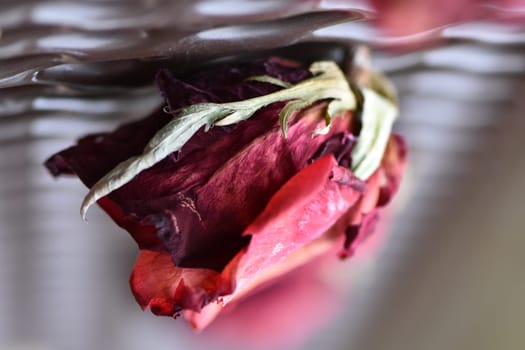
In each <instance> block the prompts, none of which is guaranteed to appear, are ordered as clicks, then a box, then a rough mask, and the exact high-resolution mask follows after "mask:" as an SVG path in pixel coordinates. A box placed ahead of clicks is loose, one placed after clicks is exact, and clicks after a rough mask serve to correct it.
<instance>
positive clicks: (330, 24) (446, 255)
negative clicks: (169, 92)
mask: <svg viewBox="0 0 525 350" xmlns="http://www.w3.org/2000/svg"><path fill="white" fill-rule="evenodd" d="M524 13H525V4H524V3H523V2H522V1H515V0H514V1H513V0H510V1H495V2H478V1H473V0H470V1H443V2H437V1H431V0H425V1H418V2H414V1H412V2H411V1H394V2H387V1H384V2H382V1H379V0H376V1H374V2H372V3H368V2H365V1H343V0H340V1H336V0H331V1H299V0H289V1H277V0H262V1H255V0H252V1H247V0H245V1H236V0H214V1H211V0H198V1H164V0H133V1H131V0H130V1H30V0H27V1H10V0H4V1H2V2H1V3H0V29H1V37H0V144H1V146H0V160H1V162H0V301H1V302H0V349H2V350H4V349H9V350H11V349H13V350H18V349H31V350H33V349H36V350H40V349H42V350H55V349H56V350H62V349H64V350H65V349H79V350H83V349H86V350H87V349H129V350H135V349H137V350H138V349H146V348H148V349H156V350H164V349H171V350H175V349H201V348H206V349H245V348H246V347H247V345H246V344H248V343H247V340H245V339H243V337H242V334H238V338H235V337H233V338H232V337H230V338H229V339H222V338H221V337H218V336H217V335H216V334H215V335H214V334H212V333H207V332H206V331H205V332H204V333H202V334H201V335H195V334H193V333H192V332H191V331H190V330H189V329H188V327H187V326H186V325H185V324H184V323H183V322H182V321H181V320H177V321H174V320H172V319H170V318H159V317H155V316H153V315H151V314H150V313H149V312H142V311H140V308H139V307H138V306H137V305H136V303H135V301H134V299H133V297H132V295H131V293H130V291H129V286H128V282H127V280H128V276H129V273H130V271H131V268H132V266H133V262H134V259H135V256H136V254H137V249H136V246H135V244H134V242H133V241H132V240H131V239H130V237H129V236H128V235H127V233H125V232H123V231H121V230H119V229H118V228H117V227H116V226H115V225H114V224H113V223H112V222H110V220H109V219H108V218H107V217H106V216H105V215H104V214H102V213H101V212H100V211H98V210H93V211H92V212H91V213H90V218H89V219H90V220H89V222H88V223H85V222H83V221H82V220H81V219H80V216H79V214H78V209H79V205H80V201H81V199H82V198H83V196H84V195H85V193H86V189H85V188H84V187H83V186H82V185H81V183H80V182H79V181H78V180H76V179H65V178H62V179H60V180H58V181H56V180H54V179H53V178H52V177H51V176H50V175H49V174H48V173H47V172H46V170H45V169H44V167H43V166H42V163H43V161H44V160H45V159H46V158H47V157H48V156H50V155H51V154H53V153H55V152H57V151H59V150H61V149H63V148H65V147H67V146H69V145H71V144H72V143H73V142H74V141H75V139H77V138H78V137H79V136H81V135H84V134H86V133H91V132H97V131H106V130H110V129H112V128H114V127H115V126H116V125H118V124H119V123H122V122H123V121H128V120H133V119H137V118H140V117H142V116H144V115H147V114H148V113H149V112H150V111H151V110H153V109H154V108H155V107H156V106H157V105H158V104H159V103H161V101H160V98H159V96H158V94H157V92H156V89H155V88H154V87H153V85H152V84H151V81H152V76H153V74H154V72H155V71H156V70H157V69H158V68H159V67H163V66H169V67H173V68H174V69H175V70H177V69H181V70H183V69H187V67H192V66H193V65H195V64H198V63H200V62H203V61H206V60H212V59H219V58H224V57H228V56H231V55H234V54H235V55H237V54H241V55H246V54H250V55H258V54H259V53H260V52H262V51H264V50H270V49H275V48H279V47H283V46H288V45H292V44H298V43H303V44H304V43H307V44H308V45H307V46H300V49H293V50H292V51H293V52H295V53H296V54H298V55H308V56H310V55H311V56H314V57H315V56H316V55H318V54H319V52H320V54H321V55H328V56H329V57H332V58H334V59H337V60H338V61H340V62H341V63H343V64H345V63H346V64H348V63H349V62H350V61H351V52H352V47H353V46H354V45H357V44H366V45H369V46H370V47H371V48H372V49H373V58H374V63H375V65H376V66H377V67H378V68H379V69H381V70H383V71H384V72H385V73H386V74H387V76H389V77H390V78H391V79H392V81H393V82H394V84H395V85H396V87H397V88H398V92H399V96H400V101H401V105H400V109H401V117H400V119H399V121H398V123H397V125H396V129H397V131H398V132H400V133H402V134H403V135H404V136H405V138H406V140H407V142H408V145H409V152H410V153H409V167H408V170H407V174H406V176H405V179H404V183H403V186H402V189H401V192H400V193H399V196H398V198H397V199H396V201H395V203H394V205H393V206H392V208H391V211H390V213H389V215H388V225H385V227H384V230H382V231H383V232H382V233H381V234H379V235H376V236H377V237H374V238H372V239H371V240H369V241H367V242H366V243H365V246H364V247H362V249H361V250H360V251H358V253H357V255H356V256H355V257H353V258H352V259H350V260H348V261H345V262H343V263H342V266H343V269H341V268H340V267H338V269H337V274H336V275H334V274H332V275H330V274H328V277H327V278H328V279H332V282H333V283H335V284H337V285H339V287H340V288H341V291H342V293H343V294H344V298H342V300H341V305H340V306H339V307H338V309H339V312H338V313H337V314H336V315H334V319H333V320H332V321H330V322H328V323H326V324H324V325H322V327H321V328H319V329H318V330H317V331H316V332H309V333H308V334H306V335H305V336H304V339H303V341H302V342H301V344H299V345H298V348H301V349H334V350H336V349H337V350H338V349H341V350H342V349H355V350H374V349H389V350H395V349H400V350H401V349H403V350H409V349H417V350H421V349H424V350H433V349H436V350H437V349H439V350H442V349H473V350H474V349H475V350H485V349H486V350H493V349H504V350H507V349H508V350H514V349H516V350H518V349H524V348H525V332H524V330H525V329H524V327H525V301H523V296H525V276H524V273H523V267H524V266H525V254H524V253H523V252H522V250H523V249H524V247H525V202H524V201H525V185H524V184H523V179H524V178H525V157H524V156H523V154H522V152H523V151H524V150H525V21H524V18H525V17H524ZM304 311H305V315H298V316H300V317H297V322H300V320H301V317H309V318H316V317H317V316H318V315H320V314H321V313H322V312H323V310H319V309H318V308H316V305H315V303H312V305H311V307H310V308H306V310H304ZM254 317H256V316H255V315H254ZM233 333H234V334H235V330H233ZM272 336H273V335H272V334H268V337H269V338H271V337H272ZM264 341H265V339H261V340H260V343H261V344H263V343H264ZM281 348H282V349H285V350H286V349H289V348H291V345H282V346H281Z"/></svg>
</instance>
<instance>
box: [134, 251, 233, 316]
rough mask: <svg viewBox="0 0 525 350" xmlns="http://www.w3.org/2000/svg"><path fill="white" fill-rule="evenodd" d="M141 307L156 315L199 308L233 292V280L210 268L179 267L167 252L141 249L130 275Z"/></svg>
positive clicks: (173, 313) (175, 313)
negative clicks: (231, 281)
mask: <svg viewBox="0 0 525 350" xmlns="http://www.w3.org/2000/svg"><path fill="white" fill-rule="evenodd" d="M130 284H131V288H132V290H133V294H134V295H135V298H136V299H137V302H138V303H139V304H140V306H141V307H142V308H143V309H144V308H149V309H150V310H151V311H152V312H153V313H155V314H157V315H165V316H177V315H178V314H179V313H180V312H181V311H182V310H183V309H187V310H193V311H197V312H198V311H200V310H201V309H202V308H203V307H204V306H205V305H207V304H208V303H209V302H210V301H212V300H215V299H217V298H218V297H219V296H221V295H225V294H229V293H230V292H231V283H230V281H228V280H226V279H225V278H224V277H223V276H221V274H219V273H217V272H215V271H212V270H209V269H184V268H179V267H176V266H175V265H174V264H173V262H172V261H171V257H170V256H169V255H168V254H165V253H158V252H152V251H148V250H141V251H140V254H139V256H138V258H137V261H136V263H135V267H134V269H133V272H132V274H131V277H130Z"/></svg>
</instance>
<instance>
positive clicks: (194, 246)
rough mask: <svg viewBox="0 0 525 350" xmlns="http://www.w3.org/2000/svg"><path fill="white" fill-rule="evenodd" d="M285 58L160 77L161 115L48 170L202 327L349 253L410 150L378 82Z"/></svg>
mask: <svg viewBox="0 0 525 350" xmlns="http://www.w3.org/2000/svg"><path fill="white" fill-rule="evenodd" d="M370 77H371V79H368V80H367V82H366V81H365V80H366V79H363V80H362V81H361V83H360V82H359V81H357V82H353V83H351V84H350V83H349V82H348V81H347V78H346V77H345V75H344V74H343V72H342V71H341V70H340V69H339V68H338V67H337V65H336V64H335V63H333V62H317V63H314V64H312V65H311V66H310V68H309V69H305V68H302V67H300V66H299V65H298V64H296V63H292V62H289V61H285V60H282V59H276V58H272V59H268V60H265V61H257V62H251V63H244V64H231V65H223V66H220V67H215V68H210V69H208V70H205V71H201V72H198V73H195V74H192V75H191V76H189V77H185V78H184V79H183V80H182V79H178V78H176V77H174V76H173V75H172V74H170V72H169V71H167V70H163V71H161V72H159V73H158V76H157V79H156V80H157V84H158V86H159V88H160V91H161V93H162V95H163V96H164V98H165V99H166V102H167V107H166V108H164V109H162V110H159V111H157V112H156V113H154V114H153V115H151V116H149V117H147V118H145V119H143V120H140V121H137V122H133V123H130V124H127V125H124V126H121V127H120V128H118V129H117V130H116V131H114V132H112V133H107V134H96V135H90V136H87V137H84V138H83V139H81V140H79V141H78V144H77V145H75V146H73V147H71V148H69V149H66V150H64V151H62V152H60V153H58V154H56V155H54V156H52V157H51V158H50V159H49V160H48V161H47V162H46V166H47V167H48V169H49V170H50V171H51V173H52V174H53V175H55V176H58V175H62V174H76V175H77V176H78V177H79V178H80V179H81V180H82V181H83V182H84V183H85V184H86V186H88V187H89V188H90V192H89V194H88V195H87V196H86V198H85V200H84V203H83V204H82V208H81V213H82V216H84V217H85V214H86V211H87V208H88V207H89V206H90V205H91V204H93V203H95V202H97V203H98V204H99V206H100V207H102V209H103V210H105V211H106V212H107V213H108V214H109V215H110V216H111V218H112V219H113V220H114V221H115V222H116V223H117V224H118V225H119V226H121V227H122V228H124V229H125V230H127V231H128V232H129V233H130V234H131V236H132V237H133V238H134V240H135V241H136V242H137V244H138V246H139V248H140V253H139V256H138V258H137V261H136V264H135V267H134V269H133V272H132V274H131V278H130V283H131V288H132V291H133V293H134V295H135V298H136V300H137V302H138V303H139V304H140V305H141V306H142V308H149V309H150V310H151V311H152V312H153V313H155V314H157V315H168V316H178V315H180V314H182V315H183V316H184V317H185V318H186V319H187V320H188V321H189V322H190V323H191V324H192V326H193V327H194V328H196V329H202V328H204V327H206V326H207V325H208V324H209V323H210V322H211V321H212V320H213V319H214V318H215V317H216V316H217V314H218V313H219V312H220V311H221V309H222V308H223V306H225V305H227V304H232V303H234V302H236V301H238V300H240V299H245V298H246V297H249V293H250V292H251V291H254V290H256V289H257V287H258V286H261V285H263V284H268V283H272V281H275V280H277V279H278V277H279V276H282V275H283V274H285V273H287V272H289V271H291V270H293V269H295V268H298V267H300V266H302V265H304V264H305V263H307V262H308V261H311V260H312V259H314V258H315V257H317V256H320V255H321V254H323V253H325V252H327V251H329V250H333V249H334V247H339V248H338V250H339V254H340V256H348V255H351V253H352V252H353V250H354V249H355V248H356V244H357V243H358V242H359V241H360V240H362V239H363V238H364V237H366V236H367V235H368V234H370V232H371V231H372V229H373V226H374V223H375V222H376V220H377V217H378V208H379V207H382V206H384V205H385V204H386V203H388V201H389V200H390V198H391V196H392V195H393V194H394V192H395V191H396V190H397V188H398V186H399V181H400V178H401V175H402V169H403V164H404V158H405V148H404V144H403V141H402V140H401V138H399V137H397V136H391V134H390V133H391V127H392V123H393V121H394V119H395V118H396V116H397V107H396V105H395V97H394V95H393V92H392V90H391V88H390V86H389V85H388V84H387V83H386V81H385V80H384V79H383V78H380V77H381V76H380V75H379V74H377V73H374V72H370V74H369V78H370Z"/></svg>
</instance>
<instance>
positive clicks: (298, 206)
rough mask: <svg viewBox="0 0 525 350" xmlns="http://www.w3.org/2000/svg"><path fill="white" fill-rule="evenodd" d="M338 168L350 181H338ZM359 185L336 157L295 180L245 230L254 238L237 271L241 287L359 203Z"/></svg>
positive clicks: (325, 159) (326, 158) (320, 161)
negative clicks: (354, 185) (357, 186)
mask: <svg viewBox="0 0 525 350" xmlns="http://www.w3.org/2000/svg"><path fill="white" fill-rule="evenodd" d="M334 170H338V171H346V172H348V173H349V174H348V178H349V181H348V183H347V184H341V183H340V182H338V181H335V179H334V178H333V174H334ZM358 181H359V180H357V179H355V178H353V176H352V175H351V173H350V171H349V170H347V169H344V168H341V167H339V166H338V165H337V161H336V160H335V158H334V157H333V155H327V156H324V157H322V158H320V159H318V160H316V161H315V162H313V163H312V164H311V165H309V166H308V167H306V168H305V169H303V170H302V171H300V172H299V173H298V174H296V175H295V176H294V177H292V178H291V179H290V180H289V181H288V182H287V183H286V184H285V185H284V186H283V187H282V188H281V189H280V190H279V191H278V192H277V193H276V194H275V195H274V196H273V197H272V198H271V199H270V201H269V203H268V205H267V206H266V208H265V209H264V211H263V212H262V213H261V214H260V215H259V216H258V217H257V218H256V219H255V220H254V222H253V223H252V224H250V225H249V226H248V227H247V228H246V230H245V231H244V235H251V237H252V238H251V241H250V244H249V246H248V247H247V249H246V251H245V252H243V253H241V254H242V258H240V260H239V265H238V267H237V269H236V271H237V273H236V276H235V280H236V282H237V289H241V290H242V288H243V287H244V286H246V285H248V284H249V283H250V281H251V280H253V279H254V278H256V277H257V276H258V275H259V274H261V273H262V272H263V271H264V270H265V269H267V268H268V267H270V266H272V265H275V264H277V263H279V262H280V261H281V260H282V259H284V258H285V257H286V256H288V255H290V254H291V253H292V252H294V251H295V250H297V249H299V248H301V247H302V246H304V245H306V244H307V243H309V242H311V241H313V240H315V239H317V238H318V237H320V236H321V235H322V234H323V233H325V232H326V231H327V230H328V229H329V228H330V227H331V226H332V225H333V224H334V222H336V221H337V220H338V219H339V217H340V216H342V215H343V214H344V213H346V212H347V211H348V209H349V208H350V207H351V206H352V205H353V204H354V203H355V202H356V201H357V200H358V199H359V197H360V195H361V192H359V191H358V190H356V189H355V187H353V186H352V183H353V182H358Z"/></svg>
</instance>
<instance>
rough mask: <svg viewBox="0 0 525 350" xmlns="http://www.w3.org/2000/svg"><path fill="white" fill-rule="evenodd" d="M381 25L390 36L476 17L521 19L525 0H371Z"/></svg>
mask: <svg viewBox="0 0 525 350" xmlns="http://www.w3.org/2000/svg"><path fill="white" fill-rule="evenodd" d="M370 2H371V4H372V5H373V6H374V7H375V8H376V9H377V12H378V24H379V26H380V27H381V28H382V29H383V30H384V31H385V32H386V34H388V35H392V36H400V35H409V34H416V33H420V32H423V31H426V30H429V29H434V28H438V27H442V26H446V25H449V24H454V23H462V22H466V21H473V20H486V19H491V20H500V21H519V20H520V19H521V20H523V19H524V16H525V14H524V12H523V11H524V7H525V1H524V0H492V1H482V0H417V1H414V0H370Z"/></svg>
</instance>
